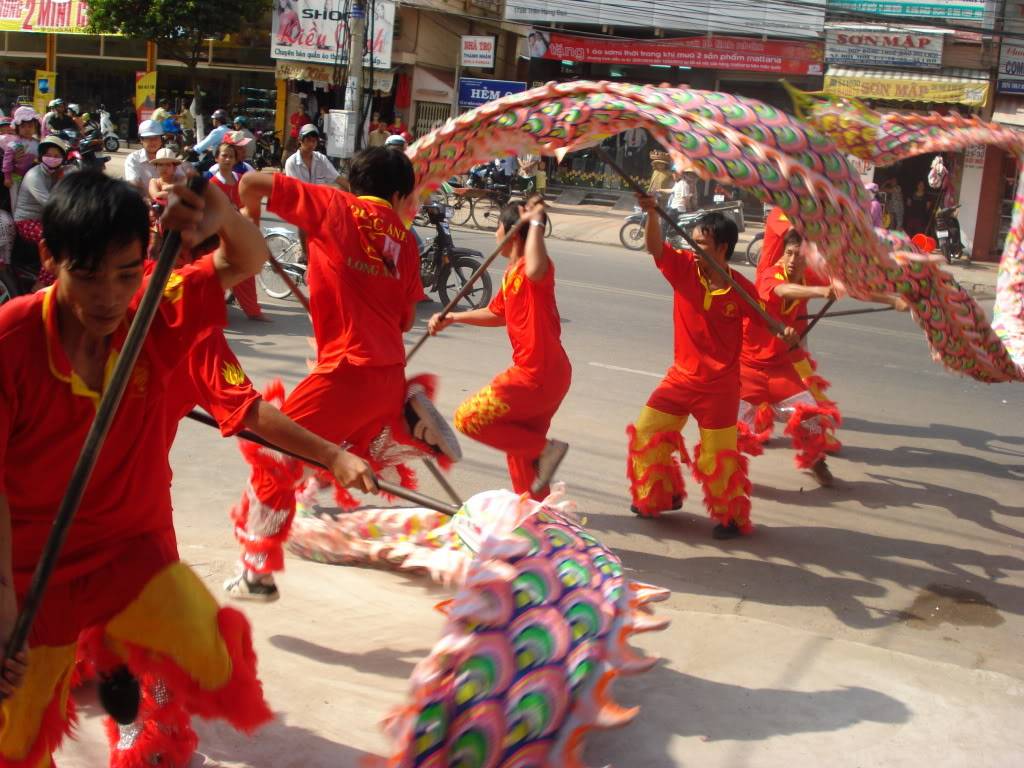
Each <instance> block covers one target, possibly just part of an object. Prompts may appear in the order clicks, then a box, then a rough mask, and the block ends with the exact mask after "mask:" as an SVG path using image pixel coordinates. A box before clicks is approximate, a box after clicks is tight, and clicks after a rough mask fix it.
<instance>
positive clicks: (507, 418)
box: [455, 361, 572, 500]
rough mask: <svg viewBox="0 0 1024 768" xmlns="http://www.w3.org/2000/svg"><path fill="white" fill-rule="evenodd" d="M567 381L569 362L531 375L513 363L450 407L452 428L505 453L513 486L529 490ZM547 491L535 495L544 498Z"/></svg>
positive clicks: (569, 373) (517, 490)
mask: <svg viewBox="0 0 1024 768" xmlns="http://www.w3.org/2000/svg"><path fill="white" fill-rule="evenodd" d="M571 380H572V368H571V367H570V366H569V363H568V361H566V362H565V365H564V366H560V367H558V368H554V369H553V370H547V371H545V372H544V375H543V377H536V376H533V375H531V374H528V373H526V372H525V371H523V369H522V368H517V367H516V366H512V367H511V368H509V369H508V370H506V371H503V372H502V373H499V374H498V375H497V376H496V377H495V378H494V380H493V381H492V382H491V383H490V384H488V385H487V386H486V387H484V388H483V389H481V390H480V391H479V392H477V393H476V394H475V395H472V396H470V397H469V398H467V399H466V401H465V402H464V403H462V405H460V406H459V408H458V410H456V411H455V428H456V429H457V430H459V431H460V432H462V433H463V434H464V435H467V436H468V437H472V438H473V439H474V440H477V441H479V442H481V443H483V444H484V445H489V446H490V447H491V448H497V449H498V450H499V451H504V452H505V455H506V460H507V463H508V474H509V478H510V479H511V480H512V490H514V491H515V492H516V493H530V492H531V491H530V488H531V486H532V485H533V481H534V480H535V479H536V478H537V459H538V458H539V457H540V454H541V452H542V451H543V450H544V446H545V445H547V435H548V428H549V427H550V426H551V419H552V418H553V417H554V415H555V412H556V411H557V410H558V406H560V405H561V404H562V400H563V399H564V398H565V395H566V393H567V392H568V391H569V384H570V382H571ZM547 493H548V491H547V489H546V488H545V489H543V490H542V492H541V493H539V494H537V496H538V497H539V498H538V500H540V499H543V498H544V497H545V496H547Z"/></svg>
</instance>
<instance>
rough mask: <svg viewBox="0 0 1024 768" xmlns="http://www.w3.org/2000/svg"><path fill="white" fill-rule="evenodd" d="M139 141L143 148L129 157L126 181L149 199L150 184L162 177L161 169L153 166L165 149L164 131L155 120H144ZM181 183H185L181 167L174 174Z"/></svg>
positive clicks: (125, 173)
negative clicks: (163, 148) (157, 155)
mask: <svg viewBox="0 0 1024 768" xmlns="http://www.w3.org/2000/svg"><path fill="white" fill-rule="evenodd" d="M139 141H141V142H142V148H141V149H137V150H135V151H134V152H132V153H131V154H130V155H128V158H127V159H126V160H125V161H124V180H125V181H127V182H128V183H129V184H131V185H133V186H134V187H135V188H136V189H137V190H139V193H140V194H141V195H142V196H143V197H146V198H148V197H149V182H150V181H151V180H153V179H155V178H157V177H158V176H159V175H160V171H159V169H158V168H157V167H156V165H154V164H153V161H154V160H155V159H156V154H157V152H159V151H160V149H161V148H162V147H163V143H164V140H163V129H162V128H161V126H160V123H158V122H156V121H155V120H143V121H142V122H141V123H139ZM174 177H175V179H177V180H178V181H179V182H182V181H185V171H184V169H183V168H182V167H181V166H180V165H179V166H178V169H177V170H176V171H175V174H174Z"/></svg>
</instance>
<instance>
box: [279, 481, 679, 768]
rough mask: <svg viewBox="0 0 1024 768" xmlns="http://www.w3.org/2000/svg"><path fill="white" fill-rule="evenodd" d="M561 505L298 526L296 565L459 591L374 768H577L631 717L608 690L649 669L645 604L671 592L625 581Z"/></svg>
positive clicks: (362, 513)
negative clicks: (427, 578)
mask: <svg viewBox="0 0 1024 768" xmlns="http://www.w3.org/2000/svg"><path fill="white" fill-rule="evenodd" d="M558 493H560V491H558ZM559 499H560V496H558V495H554V496H552V497H550V498H549V499H548V500H547V501H545V503H544V504H540V503H537V502H535V501H531V500H528V499H523V498H521V497H519V496H516V495H515V494H513V493H510V492H508V491H493V492H488V493H483V494H478V495H477V496H474V497H473V498H471V499H469V500H468V501H467V502H466V505H465V506H464V507H463V509H462V510H460V512H459V515H458V516H457V518H458V519H457V520H456V521H453V522H448V521H447V518H443V516H439V515H437V514H436V513H434V512H429V511H427V510H422V509H378V510H371V509H364V510H357V511H356V512H355V513H352V514H347V515H340V516H338V517H337V518H333V519H332V518H316V517H307V518H299V519H296V521H295V524H294V526H293V528H292V535H291V540H290V542H289V547H290V548H291V549H292V551H294V552H297V553H298V554H300V555H302V556H303V557H307V558H310V559H314V560H319V561H323V562H335V563H359V562H362V563H379V564H386V565H392V566H398V567H401V568H424V569H426V570H429V571H430V573H431V575H432V576H433V577H434V578H435V579H436V580H438V581H442V582H444V583H448V584H452V583H454V584H455V585H458V586H459V589H458V592H457V593H456V595H455V597H454V598H453V599H452V600H450V601H447V602H446V603H443V604H442V606H443V608H444V610H445V612H446V614H447V616H448V620H447V622H446V625H445V630H444V634H443V636H442V638H441V640H440V641H439V642H438V643H437V645H435V647H434V649H433V650H432V652H431V654H430V655H429V656H428V657H427V658H426V659H424V660H423V661H422V662H420V663H419V664H418V665H417V667H416V670H415V672H414V673H413V677H412V681H411V687H412V691H411V697H410V702H409V704H408V705H407V706H405V707H403V708H402V709H400V710H399V711H397V712H395V713H393V714H392V715H391V717H390V718H389V720H388V726H387V728H388V731H389V732H390V733H391V735H392V737H393V738H394V740H395V743H396V749H395V752H394V754H393V755H392V756H391V757H390V758H389V759H387V760H381V761H379V762H377V765H380V766H388V767H389V768H414V767H416V768H427V767H430V768H440V767H441V766H445V767H446V768H447V767H448V766H458V767H459V768H514V767H521V768H539V767H540V766H549V765H552V766H553V765H557V766H569V767H573V766H581V765H582V763H581V759H582V749H583V739H584V737H585V735H586V733H587V732H588V731H590V730H592V729H594V728H608V727H614V726H619V725H624V724H626V723H628V722H629V721H630V720H631V719H632V718H633V717H634V716H635V715H636V713H637V710H636V709H623V708H621V707H619V706H618V705H617V704H616V703H615V702H614V701H613V700H612V699H611V693H610V690H609V689H610V685H611V683H612V682H613V681H614V680H615V678H617V677H618V676H619V675H622V674H637V673H640V672H644V671H646V670H648V669H649V668H650V667H651V666H652V665H653V664H654V662H655V660H654V659H649V658H644V657H641V656H638V655H637V654H636V653H635V652H634V651H633V650H632V649H631V648H630V647H629V646H628V644H627V643H628V640H629V638H630V637H631V636H632V635H633V634H635V633H638V632H645V631H651V630H660V629H663V628H664V627H665V626H667V624H668V622H667V620H664V619H658V618H657V617H655V616H654V615H653V614H652V613H651V611H650V608H649V604H650V603H653V602H657V601H659V600H664V599H665V598H666V597H667V596H668V592H667V591H666V590H662V589H659V588H657V587H652V586H649V585H646V584H640V583H638V582H631V581H630V580H629V579H627V578H626V577H625V576H624V575H623V572H622V563H621V562H620V560H619V559H618V558H617V557H616V556H615V555H614V554H612V552H611V551H610V550H608V549H607V548H606V547H605V546H604V545H602V544H601V542H600V541H599V540H598V539H597V538H595V537H594V536H593V534H591V533H590V532H588V531H586V530H585V529H584V528H583V527H582V526H580V525H579V524H578V523H577V522H576V518H575V514H574V511H573V508H572V505H571V504H570V503H568V502H563V501H560V500H559ZM430 526H433V527H430ZM470 543H472V544H473V545H476V546H478V547H479V551H477V552H475V553H474V552H473V551H472V550H471V549H470Z"/></svg>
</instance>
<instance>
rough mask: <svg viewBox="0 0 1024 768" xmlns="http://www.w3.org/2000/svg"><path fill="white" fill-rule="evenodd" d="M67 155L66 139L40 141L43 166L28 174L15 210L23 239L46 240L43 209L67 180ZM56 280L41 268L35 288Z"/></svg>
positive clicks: (54, 138)
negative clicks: (65, 172) (55, 190)
mask: <svg viewBox="0 0 1024 768" xmlns="http://www.w3.org/2000/svg"><path fill="white" fill-rule="evenodd" d="M67 156H68V145H67V144H66V143H65V142H64V140H63V139H60V138H58V137H57V136H52V135H51V136H47V137H46V138H45V139H43V140H42V141H40V142H39V165H35V166H32V168H31V169H29V172H28V173H26V174H25V178H24V180H23V181H22V182H21V189H20V190H19V192H18V204H17V207H16V208H15V209H14V225H15V226H16V227H17V228H18V237H20V238H21V239H22V240H27V241H28V242H30V243H34V244H36V245H38V244H39V241H40V240H41V239H42V237H43V221H42V219H43V207H44V206H45V205H46V201H47V200H49V199H50V193H51V192H52V191H53V188H54V187H55V186H56V185H57V182H58V181H60V180H61V179H62V178H64V162H65V161H66V160H67ZM53 280H54V277H53V275H52V274H50V273H49V272H48V271H46V270H45V269H41V270H40V272H39V281H38V282H37V283H36V287H35V289H36V290H38V289H39V288H45V287H46V286H47V285H50V284H51V283H52V282H53Z"/></svg>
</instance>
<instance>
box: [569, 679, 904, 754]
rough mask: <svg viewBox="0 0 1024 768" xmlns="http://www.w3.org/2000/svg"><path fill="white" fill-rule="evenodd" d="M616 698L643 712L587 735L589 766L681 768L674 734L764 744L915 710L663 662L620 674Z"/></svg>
mask: <svg viewBox="0 0 1024 768" xmlns="http://www.w3.org/2000/svg"><path fill="white" fill-rule="evenodd" d="M754 663H756V662H754ZM615 698H616V699H617V700H618V701H619V703H621V704H623V705H627V706H628V705H634V704H639V705H640V706H641V711H640V714H639V716H638V717H637V718H636V720H634V721H633V722H632V723H631V724H630V725H629V726H627V727H626V729H624V730H620V731H609V732H605V733H600V732H595V733H593V734H592V735H590V736H588V738H587V756H588V757H590V758H591V759H590V760H588V761H587V764H589V765H604V764H605V763H608V762H611V761H612V760H614V761H615V763H616V764H617V765H629V766H630V768H655V767H657V768H664V767H665V766H671V765H679V762H678V760H677V757H676V756H673V754H672V749H671V747H672V744H671V742H672V740H673V739H674V738H676V737H684V738H686V737H698V738H701V739H702V740H704V741H709V742H711V741H762V740H764V739H769V738H772V737H775V736H789V735H793V734H798V733H828V732H833V731H840V730H843V729H846V728H850V727H853V726H855V725H857V724H859V723H863V722H872V723H888V724H893V725H898V724H902V723H907V722H909V721H910V719H911V717H912V714H913V713H912V712H911V711H910V709H908V708H907V706H906V705H905V704H903V702H901V701H899V700H897V699H894V698H892V697H891V696H888V695H886V694H884V693H881V692H879V691H875V690H872V689H870V688H864V687H861V686H844V687H842V688H834V689H830V690H821V691H789V690H783V689H778V688H745V687H743V686H739V685H729V684H727V683H718V682H715V681H712V680H704V679H702V678H699V677H694V676H693V675H687V674H684V673H682V672H678V671H676V670H674V669H672V668H671V667H669V666H668V664H667V663H666V662H665V661H664V660H662V661H661V662H660V663H659V664H658V665H657V666H656V667H655V668H654V669H653V670H652V671H651V672H649V673H647V674H645V675H641V676H637V677H627V678H621V679H620V680H619V681H618V682H617V683H616V684H615ZM677 750H678V747H677ZM627 754H628V759H627V758H626V757H625V755H627Z"/></svg>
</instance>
